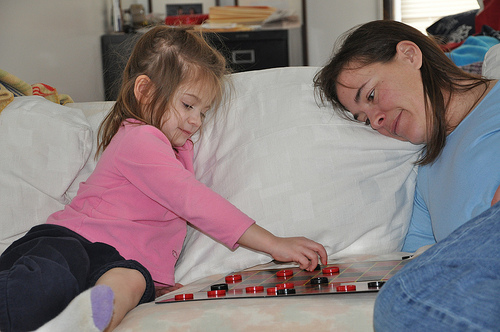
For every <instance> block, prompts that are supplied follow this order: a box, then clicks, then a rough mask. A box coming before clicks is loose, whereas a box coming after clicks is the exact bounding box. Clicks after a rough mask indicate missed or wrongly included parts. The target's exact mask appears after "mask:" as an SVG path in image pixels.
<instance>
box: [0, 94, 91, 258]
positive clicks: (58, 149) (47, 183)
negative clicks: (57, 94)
mask: <svg viewBox="0 0 500 332" xmlns="http://www.w3.org/2000/svg"><path fill="white" fill-rule="evenodd" d="M91 149H92V135H91V129H90V126H89V125H88V123H87V121H86V119H85V117H84V115H83V113H82V112H81V111H80V110H77V109H72V108H68V107H65V106H61V105H58V104H55V103H53V102H50V101H48V100H46V99H44V98H42V97H38V96H31V97H16V98H14V101H13V102H11V103H10V104H9V105H8V106H7V107H6V108H5V109H4V110H3V111H2V113H1V114H0V193H1V194H0V197H1V200H2V202H1V204H0V216H1V222H0V252H3V251H4V250H5V249H6V248H7V246H8V245H10V243H12V241H14V240H16V239H18V238H19V237H21V236H22V235H23V234H24V233H25V232H26V231H28V230H29V229H30V228H31V227H32V226H34V225H37V224H40V223H44V222H45V221H46V219H47V217H48V216H49V215H50V214H51V213H53V212H55V211H57V210H59V209H62V208H63V206H64V204H67V203H68V202H69V201H70V197H68V195H67V194H66V191H67V189H68V188H69V186H70V185H71V184H72V183H73V182H74V180H75V178H76V176H77V174H78V172H79V171H80V170H81V169H82V167H83V166H84V164H85V163H86V161H87V159H88V158H89V155H90V151H91Z"/></svg>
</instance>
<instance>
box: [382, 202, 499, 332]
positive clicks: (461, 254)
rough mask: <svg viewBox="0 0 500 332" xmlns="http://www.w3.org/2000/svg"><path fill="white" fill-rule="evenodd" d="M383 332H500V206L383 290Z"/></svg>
mask: <svg viewBox="0 0 500 332" xmlns="http://www.w3.org/2000/svg"><path fill="white" fill-rule="evenodd" d="M374 327H375V330H376V331H378V332H381V331H499V330H500V203H497V204H496V205H495V206H493V207H491V208H490V209H488V210H486V211H485V212H483V213H482V214H481V215H479V216H477V217H476V218H474V219H472V220H470V221H468V222H467V223H465V224H464V225H462V226H461V227H459V228H458V229H456V230H455V231H454V232H453V233H452V234H450V235H449V236H448V237H447V238H446V239H444V240H443V241H441V242H438V243H437V244H435V245H434V246H433V247H431V248H429V249H428V250H427V251H425V252H424V253H423V254H422V255H420V256H418V257H416V258H415V259H414V260H413V261H412V262H409V263H408V264H407V265H406V266H405V267H404V268H403V269H402V270H401V271H399V272H398V273H397V274H396V275H395V276H394V277H392V278H391V279H389V281H388V282H387V283H386V284H385V285H384V287H383V288H382V289H381V291H380V293H379V294H378V296H377V299H376V301H375V310H374Z"/></svg>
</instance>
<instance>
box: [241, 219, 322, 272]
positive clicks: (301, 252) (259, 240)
mask: <svg viewBox="0 0 500 332" xmlns="http://www.w3.org/2000/svg"><path fill="white" fill-rule="evenodd" d="M238 243H239V244H240V245H242V246H245V247H248V248H251V249H255V250H258V251H262V252H266V253H268V254H270V255H271V256H273V258H274V259H275V260H277V261H281V262H296V263H298V264H299V266H300V268H301V269H304V270H308V271H312V270H314V269H315V268H316V266H317V265H318V261H321V263H322V264H323V265H326V263H327V259H328V255H327V253H326V250H325V248H324V247H323V246H322V245H321V244H319V243H316V242H314V241H312V240H309V239H307V238H305V237H288V238H285V237H277V236H274V235H273V234H271V233H270V232H268V231H267V230H265V229H264V228H262V227H260V226H258V225H257V224H253V225H252V226H250V227H249V228H248V229H247V230H246V231H245V233H243V235H242V236H241V237H240V239H239V240H238ZM318 256H319V258H320V259H319V260H318Z"/></svg>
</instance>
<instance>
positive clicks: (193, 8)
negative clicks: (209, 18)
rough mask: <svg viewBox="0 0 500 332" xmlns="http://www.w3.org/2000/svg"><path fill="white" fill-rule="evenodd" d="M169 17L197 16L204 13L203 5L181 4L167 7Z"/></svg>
mask: <svg viewBox="0 0 500 332" xmlns="http://www.w3.org/2000/svg"><path fill="white" fill-rule="evenodd" d="M166 10H167V16H179V15H197V14H202V13H203V4H202V3H179V4H167V5H166Z"/></svg>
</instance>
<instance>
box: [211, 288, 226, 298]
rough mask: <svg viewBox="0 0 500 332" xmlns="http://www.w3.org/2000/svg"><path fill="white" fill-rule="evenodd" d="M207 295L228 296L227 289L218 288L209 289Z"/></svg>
mask: <svg viewBox="0 0 500 332" xmlns="http://www.w3.org/2000/svg"><path fill="white" fill-rule="evenodd" d="M207 295H208V297H220V296H226V290H225V289H217V290H212V291H208V292H207Z"/></svg>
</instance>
